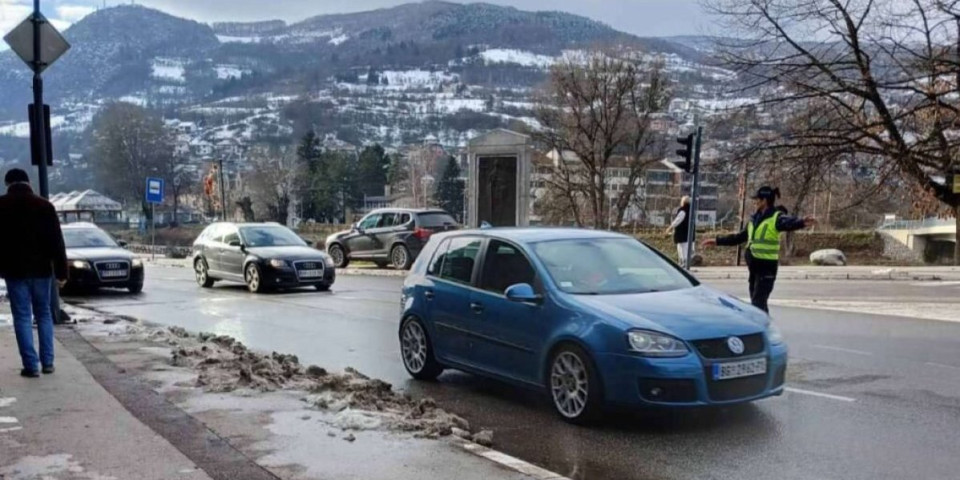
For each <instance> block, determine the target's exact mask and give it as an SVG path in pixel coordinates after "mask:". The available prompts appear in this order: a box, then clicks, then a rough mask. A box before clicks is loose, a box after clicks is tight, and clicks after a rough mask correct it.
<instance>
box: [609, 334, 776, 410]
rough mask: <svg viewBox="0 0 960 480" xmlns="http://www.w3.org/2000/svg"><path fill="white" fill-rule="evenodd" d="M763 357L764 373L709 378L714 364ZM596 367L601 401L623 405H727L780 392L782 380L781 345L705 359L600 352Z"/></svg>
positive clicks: (695, 354) (750, 400) (697, 356)
mask: <svg viewBox="0 0 960 480" xmlns="http://www.w3.org/2000/svg"><path fill="white" fill-rule="evenodd" d="M761 357H766V359H767V372H766V373H765V374H761V375H754V376H750V377H741V378H735V379H728V380H713V379H712V376H711V375H710V374H709V373H710V371H711V369H712V366H713V364H714V363H728V362H737V361H743V360H751V359H755V358H761ZM596 363H597V368H598V370H599V373H600V375H601V377H602V378H603V383H604V396H605V400H606V402H607V403H609V404H612V405H619V406H627V407H654V406H664V407H698V406H711V405H733V404H738V403H745V402H752V401H754V400H759V399H761V398H766V397H771V396H776V395H781V394H782V393H783V388H784V382H785V380H786V369H787V346H786V345H785V344H780V345H773V346H768V347H767V349H766V350H765V351H764V352H762V353H760V354H757V355H750V356H743V357H737V358H727V359H716V360H714V359H706V358H703V357H701V356H700V355H699V354H697V353H690V354H688V355H686V356H684V357H679V358H649V357H641V356H637V355H630V354H612V353H611V354H601V355H598V356H597V357H596Z"/></svg>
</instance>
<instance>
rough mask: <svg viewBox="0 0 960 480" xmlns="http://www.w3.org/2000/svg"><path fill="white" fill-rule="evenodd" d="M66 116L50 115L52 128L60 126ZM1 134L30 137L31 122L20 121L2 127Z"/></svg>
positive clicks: (0, 128)
mask: <svg viewBox="0 0 960 480" xmlns="http://www.w3.org/2000/svg"><path fill="white" fill-rule="evenodd" d="M65 119H66V117H64V116H63V115H52V116H51V117H50V128H51V129H55V128H60V126H61V125H63V122H64V120H65ZM0 135H7V136H13V137H17V138H30V122H19V123H13V124H9V125H7V126H4V127H0Z"/></svg>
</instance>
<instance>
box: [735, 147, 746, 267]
mask: <svg viewBox="0 0 960 480" xmlns="http://www.w3.org/2000/svg"><path fill="white" fill-rule="evenodd" d="M746 220H747V161H746V160H744V161H743V163H742V164H740V229H739V230H737V231H739V232H742V231H743V226H744V225H745V224H746ZM742 259H743V245H737V266H738V267H739V266H740V262H741V261H742Z"/></svg>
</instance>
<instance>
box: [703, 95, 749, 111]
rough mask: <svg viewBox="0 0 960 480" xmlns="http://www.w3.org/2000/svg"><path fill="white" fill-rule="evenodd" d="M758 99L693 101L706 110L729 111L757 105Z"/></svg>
mask: <svg viewBox="0 0 960 480" xmlns="http://www.w3.org/2000/svg"><path fill="white" fill-rule="evenodd" d="M757 101H758V100H757V99H756V98H749V97H748V98H716V99H709V100H691V102H693V103H695V104H697V106H699V107H700V108H702V109H705V110H729V109H733V108H739V107H743V106H746V105H751V104H754V103H757Z"/></svg>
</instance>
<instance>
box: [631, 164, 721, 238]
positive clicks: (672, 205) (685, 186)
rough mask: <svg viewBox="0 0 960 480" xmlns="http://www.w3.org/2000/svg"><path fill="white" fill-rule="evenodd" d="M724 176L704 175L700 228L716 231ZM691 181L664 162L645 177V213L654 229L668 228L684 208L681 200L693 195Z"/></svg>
mask: <svg viewBox="0 0 960 480" xmlns="http://www.w3.org/2000/svg"><path fill="white" fill-rule="evenodd" d="M723 178H724V176H723V175H721V174H717V173H713V172H701V173H700V201H699V203H698V208H697V224H698V225H700V226H709V227H714V226H716V223H717V209H718V208H719V200H720V194H719V188H720V182H721V181H723ZM690 182H691V178H690V175H688V174H687V173H686V172H684V171H683V170H682V169H680V168H679V167H677V166H676V165H675V164H674V163H673V162H672V161H670V160H666V159H665V160H662V161H660V163H659V164H657V165H656V166H654V167H652V168H649V169H648V170H647V171H646V174H645V181H644V184H645V188H644V195H643V201H642V204H643V211H644V212H645V214H646V219H645V221H646V222H647V223H649V224H651V225H656V226H667V225H669V224H670V221H671V219H672V218H673V214H674V212H676V209H677V207H679V206H680V198H682V197H683V196H684V195H689V194H690Z"/></svg>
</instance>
